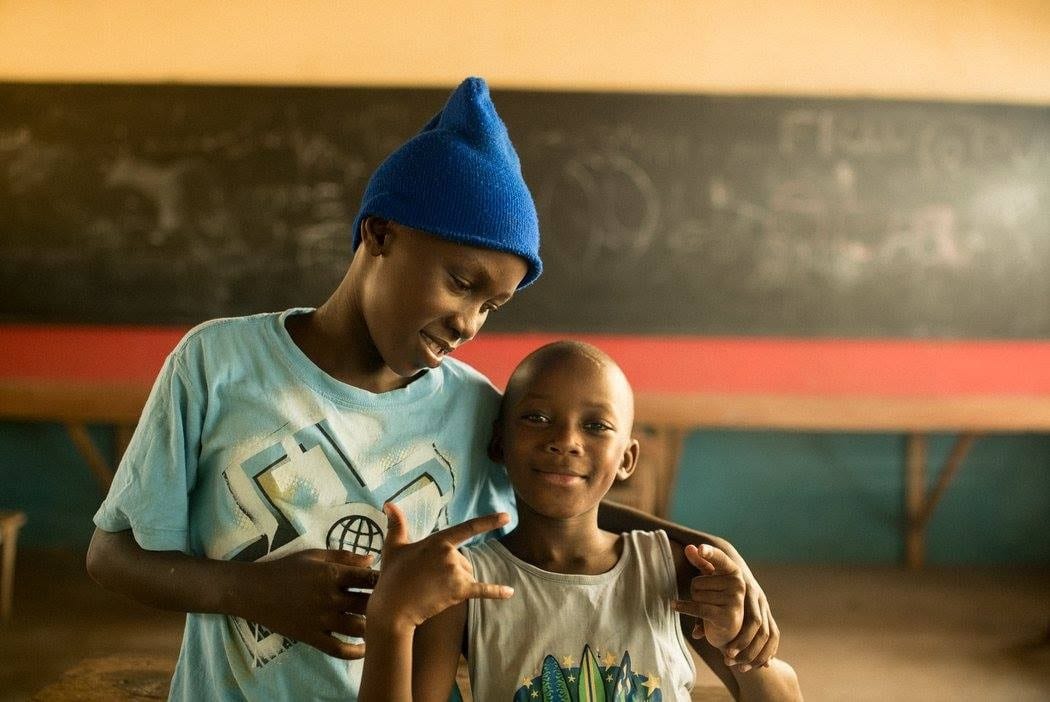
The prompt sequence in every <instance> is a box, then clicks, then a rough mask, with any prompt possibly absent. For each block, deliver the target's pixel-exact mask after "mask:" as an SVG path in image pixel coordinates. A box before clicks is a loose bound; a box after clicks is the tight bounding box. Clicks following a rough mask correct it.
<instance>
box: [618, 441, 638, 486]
mask: <svg viewBox="0 0 1050 702" xmlns="http://www.w3.org/2000/svg"><path fill="white" fill-rule="evenodd" d="M637 467H638V439H635V438H633V437H632V438H631V440H630V441H629V442H628V444H627V448H625V449H624V450H623V458H622V459H621V460H620V467H619V468H617V469H616V479H617V480H627V479H628V478H630V477H631V476H632V475H634V469H635V468H637Z"/></svg>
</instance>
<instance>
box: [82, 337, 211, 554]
mask: <svg viewBox="0 0 1050 702" xmlns="http://www.w3.org/2000/svg"><path fill="white" fill-rule="evenodd" d="M201 397H202V394H201V391H200V390H199V389H197V388H195V387H194V386H193V384H192V383H190V382H189V381H188V374H187V372H186V370H185V368H184V366H183V362H182V357H181V355H180V349H176V351H175V352H173V353H172V354H171V355H170V356H169V357H168V359H167V360H166V361H165V363H164V367H163V368H162V370H161V372H160V374H159V375H158V377H157V380H156V382H155V383H154V385H153V389H152V391H151V392H150V395H149V399H148V400H147V401H146V406H145V408H144V409H143V411H142V417H141V418H140V419H139V423H138V427H137V428H136V429H135V433H134V435H133V436H132V439H131V442H130V443H129V444H128V449H127V451H126V452H125V454H124V457H123V459H122V460H121V462H120V466H119V467H118V469H117V473H116V475H115V476H114V479H113V484H112V486H111V487H110V489H109V494H108V495H107V496H106V499H105V500H104V501H103V502H102V506H101V507H100V508H99V510H98V512H97V513H96V514H95V519H94V521H95V525H96V526H97V527H98V528H100V529H103V530H104V531H111V532H116V531H125V530H127V529H131V530H132V532H133V533H134V536H135V541H136V542H137V543H138V544H139V546H141V547H142V548H144V549H147V550H150V551H183V552H186V553H189V551H190V549H189V516H188V510H189V507H188V495H189V492H190V490H192V489H193V485H194V482H195V479H196V475H197V459H198V455H199V451H200V448H199V447H200V441H201V427H202V424H203V403H202V401H201Z"/></svg>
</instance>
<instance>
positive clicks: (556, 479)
mask: <svg viewBox="0 0 1050 702" xmlns="http://www.w3.org/2000/svg"><path fill="white" fill-rule="evenodd" d="M536 473H538V474H539V476H540V478H541V479H543V480H546V481H547V482H549V483H554V484H555V485H575V484H577V483H582V482H583V480H584V477H583V476H582V475H576V474H575V473H554V472H550V471H545V470H537V471H536Z"/></svg>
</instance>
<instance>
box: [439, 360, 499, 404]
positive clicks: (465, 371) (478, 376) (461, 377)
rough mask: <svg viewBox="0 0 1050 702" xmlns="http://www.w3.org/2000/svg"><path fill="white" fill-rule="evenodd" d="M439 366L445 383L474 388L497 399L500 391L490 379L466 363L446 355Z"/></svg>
mask: <svg viewBox="0 0 1050 702" xmlns="http://www.w3.org/2000/svg"><path fill="white" fill-rule="evenodd" d="M441 368H442V373H443V374H444V376H445V380H446V382H447V383H450V384H454V385H460V386H465V387H470V388H474V389H475V390H477V391H478V392H479V394H481V395H483V396H486V397H489V398H494V399H495V400H497V401H498V400H499V398H500V391H499V390H497V389H496V386H495V385H493V384H492V381H491V380H489V379H488V378H487V377H486V376H485V374H483V373H482V372H481V371H479V370H477V369H476V368H474V367H473V366H471V365H469V364H468V363H466V362H464V361H461V360H459V359H457V358H452V357H448V358H445V359H444V360H443V361H442V363H441Z"/></svg>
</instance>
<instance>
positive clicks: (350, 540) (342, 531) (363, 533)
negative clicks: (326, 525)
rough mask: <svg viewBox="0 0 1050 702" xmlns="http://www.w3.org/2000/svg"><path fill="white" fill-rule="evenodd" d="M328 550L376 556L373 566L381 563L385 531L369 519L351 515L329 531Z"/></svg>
mask: <svg viewBox="0 0 1050 702" xmlns="http://www.w3.org/2000/svg"><path fill="white" fill-rule="evenodd" d="M327 541H328V548H330V549H339V550H342V551H350V552H351V553H356V554H359V555H361V556H369V555H371V556H375V561H374V562H373V563H372V565H373V566H374V565H377V564H378V563H379V557H380V555H381V554H382V552H383V530H382V529H380V528H379V525H378V524H376V523H375V522H374V521H372V520H371V519H369V518H368V517H363V516H361V515H360V514H351V515H349V516H346V517H343V518H342V519H340V520H338V521H337V522H336V523H335V524H333V525H332V528H331V529H329V530H328V539H327Z"/></svg>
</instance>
